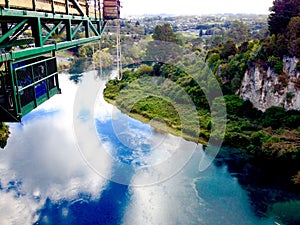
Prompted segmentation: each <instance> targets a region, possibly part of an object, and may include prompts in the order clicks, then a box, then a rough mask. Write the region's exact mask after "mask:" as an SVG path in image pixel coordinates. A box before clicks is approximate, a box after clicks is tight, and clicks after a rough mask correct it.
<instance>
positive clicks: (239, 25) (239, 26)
mask: <svg viewBox="0 0 300 225" xmlns="http://www.w3.org/2000/svg"><path fill="white" fill-rule="evenodd" d="M226 36H227V37H228V38H230V39H233V40H234V42H236V43H241V42H245V41H249V40H250V37H251V35H250V30H249V28H248V27H247V25H246V24H245V23H243V22H240V21H237V20H236V21H233V22H232V24H231V26H230V28H229V30H228V32H227V34H226Z"/></svg>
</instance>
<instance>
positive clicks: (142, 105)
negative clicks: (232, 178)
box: [104, 68, 300, 184]
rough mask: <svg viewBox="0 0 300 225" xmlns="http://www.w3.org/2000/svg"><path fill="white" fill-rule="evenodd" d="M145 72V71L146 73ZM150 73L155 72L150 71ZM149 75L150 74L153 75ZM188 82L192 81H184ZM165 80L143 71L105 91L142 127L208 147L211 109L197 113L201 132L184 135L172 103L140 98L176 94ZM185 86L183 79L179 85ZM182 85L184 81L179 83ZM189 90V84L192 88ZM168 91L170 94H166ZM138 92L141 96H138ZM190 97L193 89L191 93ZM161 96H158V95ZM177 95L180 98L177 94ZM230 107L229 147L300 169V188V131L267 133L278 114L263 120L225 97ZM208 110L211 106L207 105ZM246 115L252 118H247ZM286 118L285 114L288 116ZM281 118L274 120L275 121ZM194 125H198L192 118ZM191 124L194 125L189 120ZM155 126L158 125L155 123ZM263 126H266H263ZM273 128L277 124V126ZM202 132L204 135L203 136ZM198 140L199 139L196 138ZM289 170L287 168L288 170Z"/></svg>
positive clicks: (186, 131) (244, 105) (194, 129)
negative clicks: (143, 94)
mask: <svg viewBox="0 0 300 225" xmlns="http://www.w3.org/2000/svg"><path fill="white" fill-rule="evenodd" d="M144 69H145V68H144ZM148 69H149V68H148ZM148 72H149V71H148ZM141 76H143V82H139V81H137V78H141ZM183 79H185V80H186V78H183ZM159 80H160V79H159V77H155V76H149V74H144V75H141V71H139V70H137V71H133V70H132V71H126V72H124V79H123V80H122V81H117V80H113V81H109V82H108V83H107V87H106V89H105V91H104V98H105V100H106V101H108V102H110V103H111V104H113V105H115V106H116V107H118V108H119V109H120V110H121V111H122V112H123V113H125V114H128V115H129V116H131V117H133V118H135V119H138V120H140V121H142V122H145V123H149V124H150V125H152V126H153V127H154V128H155V129H158V130H161V131H162V132H168V133H171V134H174V135H177V136H182V137H183V138H185V139H187V140H190V141H194V142H198V143H201V144H204V145H206V144H207V142H208V140H209V138H210V135H211V133H210V129H211V127H212V126H213V124H212V122H211V117H210V112H209V110H207V109H206V108H205V107H202V108H201V107H197V110H198V118H197V119H198V122H199V123H198V126H196V125H195V124H193V123H190V124H188V127H185V128H184V129H182V127H180V122H181V121H180V118H179V116H178V113H176V110H175V109H174V107H173V108H172V107H171V106H170V105H171V104H170V102H169V103H168V100H167V101H166V99H162V98H156V97H153V96H152V97H151V96H150V97H147V98H143V97H142V96H139V95H141V94H140V93H142V92H143V91H144V92H146V93H148V94H149V93H151V91H153V90H155V89H159V88H165V89H164V91H166V92H168V93H171V94H172V92H173V90H171V89H170V85H168V84H167V83H165V82H161V81H160V82H161V83H160V84H159V82H158V81H159ZM179 80H180V79H179ZM179 82H181V81H179ZM186 86H188V87H189V88H191V89H192V87H190V85H189V84H186ZM166 87H167V88H168V89H166ZM132 90H135V91H132ZM186 92H187V93H190V90H189V89H186ZM153 93H155V92H153ZM175 94H176V93H175ZM224 100H225V102H226V106H227V127H226V133H225V137H224V140H223V146H230V147H235V148H239V149H241V150H243V151H245V152H246V153H247V154H249V155H250V156H251V158H254V161H255V159H258V160H262V161H266V162H268V163H270V162H272V161H273V162H274V163H275V162H276V164H278V165H280V162H282V165H284V167H286V165H288V164H289V162H290V163H291V164H295V165H296V166H294V167H293V173H291V175H290V179H289V180H290V181H292V182H294V183H296V184H299V174H300V172H299V173H298V171H300V165H299V166H297V162H299V159H300V139H299V137H300V129H299V128H289V129H288V128H282V127H274V128H272V127H271V126H267V127H264V126H262V125H261V124H262V122H265V123H266V122H269V123H270V121H273V122H274V121H275V122H276V120H278V117H277V116H278V114H276V110H277V109H274V110H273V111H274V112H273V111H272V112H269V114H270V115H268V113H265V114H262V113H261V112H258V111H257V110H255V109H253V108H252V105H251V106H249V105H248V103H247V102H246V103H244V102H243V101H242V100H241V99H239V98H238V96H224ZM204 105H205V104H204ZM179 107H181V108H182V109H180V110H182V111H183V112H185V113H184V114H185V115H189V113H190V112H189V109H186V108H184V107H188V106H187V105H185V104H179ZM246 113H247V114H249V116H248V117H247V116H246ZM283 113H285V112H283ZM290 113H295V112H287V113H285V114H287V115H284V114H282V115H281V116H280V118H282V119H284V116H285V117H287V118H289V119H290V117H293V116H291V115H290ZM274 116H275V117H276V118H274V119H273V118H272V117H274ZM190 118H191V120H193V119H195V118H192V117H190ZM187 120H189V119H187ZM153 121H154V122H153ZM261 121H262V122H261ZM271 125H273V124H271ZM199 128H200V135H198V134H199V132H197V131H199ZM196 137H197V138H196ZM285 169H288V168H283V170H285Z"/></svg>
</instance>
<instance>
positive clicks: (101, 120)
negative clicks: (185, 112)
mask: <svg viewBox="0 0 300 225" xmlns="http://www.w3.org/2000/svg"><path fill="white" fill-rule="evenodd" d="M110 76H111V74H108V75H103V76H101V77H99V71H98V72H97V71H94V70H91V71H86V72H84V73H82V74H77V75H74V74H73V75H70V74H67V73H62V74H60V84H61V88H62V92H63V94H61V95H56V96H54V97H53V98H52V99H50V100H49V101H47V102H46V103H44V104H43V105H41V106H40V107H38V108H37V109H35V110H34V111H32V112H31V113H30V114H28V115H27V116H25V117H24V118H23V123H22V124H9V126H10V131H11V135H10V138H9V140H8V144H7V146H6V148H5V149H4V150H2V151H0V224H3V225H6V224H7V225H10V224H130V225H132V224H133V225H134V224H154V225H157V224H186V225H187V224H222V225H224V224H230V225H232V224H233V225H234V224H253V225H254V224H270V225H271V224H273V225H274V224H297V223H298V224H299V222H300V216H299V211H300V202H299V196H297V195H295V194H293V193H292V192H288V191H285V190H282V189H280V188H278V187H276V186H268V184H266V183H264V182H263V180H260V179H262V178H261V177H259V174H260V172H259V171H256V172H254V173H252V172H253V171H255V170H254V169H253V168H252V167H251V165H250V164H248V163H247V162H246V161H244V160H243V157H242V156H240V154H239V153H236V154H227V155H226V154H223V155H226V156H222V157H221V156H220V157H217V158H216V159H214V160H213V161H212V163H209V164H207V166H206V167H205V169H199V165H200V167H201V163H203V162H210V161H211V160H212V159H210V156H209V155H206V153H205V151H203V147H202V146H201V145H197V144H195V143H192V142H188V141H185V140H184V139H182V138H180V137H175V136H172V135H169V134H166V133H158V132H156V131H155V130H154V129H153V128H151V126H149V125H147V124H143V123H141V122H139V121H137V120H135V119H131V118H130V117H128V116H126V115H124V114H122V113H121V112H120V111H118V109H116V108H115V107H114V106H112V105H110V104H108V103H106V102H105V101H104V100H103V96H102V90H103V88H104V87H105V83H106V81H107V80H108V79H109V77H110ZM93 84H94V87H96V90H97V92H93V90H89V89H92V88H86V89H84V88H83V87H84V86H85V85H86V87H90V86H93ZM86 90H89V91H88V92H86ZM78 93H79V94H78ZM95 103H96V104H95ZM88 105H89V106H90V105H93V106H94V108H93V110H92V111H91V110H90V108H89V107H88ZM96 139H97V140H96ZM227 151H228V149H222V151H221V152H225V153H226V152H227ZM236 152H239V151H236ZM251 171H252V172H251ZM248 178H249V179H248ZM255 178H257V180H255ZM297 199H298V200H297Z"/></svg>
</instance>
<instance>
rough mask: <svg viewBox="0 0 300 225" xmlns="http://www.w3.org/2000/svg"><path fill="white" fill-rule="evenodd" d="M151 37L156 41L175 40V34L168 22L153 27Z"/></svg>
mask: <svg viewBox="0 0 300 225" xmlns="http://www.w3.org/2000/svg"><path fill="white" fill-rule="evenodd" d="M152 37H153V39H154V40H156V41H168V42H177V38H176V35H175V33H174V31H173V28H172V27H171V25H170V24H169V23H166V24H164V25H162V26H161V25H158V26H156V27H155V28H154V31H153V36H152Z"/></svg>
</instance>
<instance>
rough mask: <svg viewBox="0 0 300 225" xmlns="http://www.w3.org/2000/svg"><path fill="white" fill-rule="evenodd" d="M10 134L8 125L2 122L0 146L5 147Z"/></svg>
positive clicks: (0, 123) (0, 126)
mask: <svg viewBox="0 0 300 225" xmlns="http://www.w3.org/2000/svg"><path fill="white" fill-rule="evenodd" d="M8 136H9V131H8V126H7V125H5V124H4V123H2V122H0V148H4V147H5V146H6V144H7V139H8Z"/></svg>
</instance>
